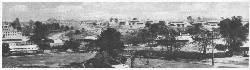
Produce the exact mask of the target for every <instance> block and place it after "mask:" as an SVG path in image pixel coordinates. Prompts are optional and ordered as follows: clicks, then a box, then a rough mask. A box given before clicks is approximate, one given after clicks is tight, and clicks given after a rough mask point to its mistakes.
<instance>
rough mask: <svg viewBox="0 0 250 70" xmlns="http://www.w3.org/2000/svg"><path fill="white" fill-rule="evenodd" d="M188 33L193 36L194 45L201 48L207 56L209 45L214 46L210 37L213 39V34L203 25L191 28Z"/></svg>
mask: <svg viewBox="0 0 250 70" xmlns="http://www.w3.org/2000/svg"><path fill="white" fill-rule="evenodd" d="M187 32H188V33H189V34H190V35H191V36H192V39H193V40H194V42H193V44H197V45H198V46H201V47H199V48H202V51H203V54H206V51H207V50H206V49H207V46H208V45H211V44H212V40H213V39H211V38H209V37H212V36H213V34H212V33H211V32H210V31H209V30H207V29H205V28H204V27H203V26H202V25H201V24H195V25H193V26H192V27H191V28H188V30H187Z"/></svg>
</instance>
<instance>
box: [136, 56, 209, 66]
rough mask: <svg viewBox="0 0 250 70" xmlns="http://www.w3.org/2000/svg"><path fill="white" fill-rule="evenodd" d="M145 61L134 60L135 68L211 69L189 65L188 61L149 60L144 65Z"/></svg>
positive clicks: (140, 59)
mask: <svg viewBox="0 0 250 70" xmlns="http://www.w3.org/2000/svg"><path fill="white" fill-rule="evenodd" d="M146 61H147V59H145V58H136V59H135V64H134V67H135V68H211V67H212V66H211V65H207V64H198V63H190V62H188V61H174V60H173V61H170V60H161V59H149V64H148V65H146Z"/></svg>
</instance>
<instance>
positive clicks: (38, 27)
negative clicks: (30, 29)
mask: <svg viewBox="0 0 250 70" xmlns="http://www.w3.org/2000/svg"><path fill="white" fill-rule="evenodd" d="M47 35H48V29H47V27H46V25H44V24H42V22H39V21H37V22H35V29H34V34H33V35H32V36H31V37H30V41H32V42H34V43H35V44H38V46H39V48H40V49H42V50H44V49H47V48H49V45H48V42H49V39H48V38H47Z"/></svg>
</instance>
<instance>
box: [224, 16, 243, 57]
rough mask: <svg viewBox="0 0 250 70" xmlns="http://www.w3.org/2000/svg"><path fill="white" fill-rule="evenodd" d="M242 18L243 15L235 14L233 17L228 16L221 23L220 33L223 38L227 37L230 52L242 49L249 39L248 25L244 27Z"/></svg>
mask: <svg viewBox="0 0 250 70" xmlns="http://www.w3.org/2000/svg"><path fill="white" fill-rule="evenodd" d="M241 19H242V17H241V16H237V17H235V16H233V17H232V18H231V19H229V18H227V19H224V20H222V21H220V23H219V26H220V28H219V29H220V33H221V35H222V37H223V38H226V42H227V45H228V49H229V53H230V54H233V52H237V51H240V46H241V45H243V42H245V41H247V36H248V26H247V25H246V26H245V27H244V26H243V24H242V23H241V21H242V20H241Z"/></svg>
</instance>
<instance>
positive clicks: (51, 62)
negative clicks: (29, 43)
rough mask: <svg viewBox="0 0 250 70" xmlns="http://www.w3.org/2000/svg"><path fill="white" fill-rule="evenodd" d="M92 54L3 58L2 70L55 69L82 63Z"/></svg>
mask: <svg viewBox="0 0 250 70" xmlns="http://www.w3.org/2000/svg"><path fill="white" fill-rule="evenodd" d="M94 55H95V54H94V53H54V54H41V55H28V56H9V57H3V59H2V62H3V63H2V66H3V68H16V67H21V68H22V67H35V68H38V67H48V68H57V67H60V66H61V65H67V64H69V63H72V62H83V61H86V60H88V59H90V58H93V57H94Z"/></svg>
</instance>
